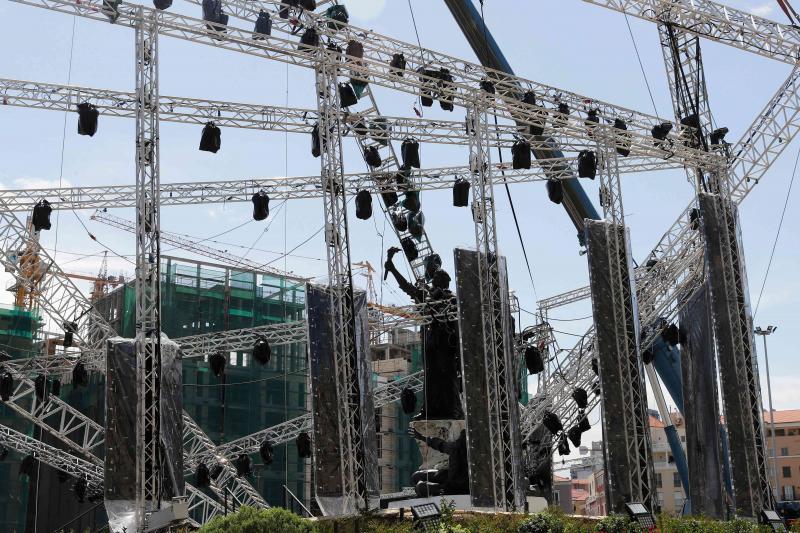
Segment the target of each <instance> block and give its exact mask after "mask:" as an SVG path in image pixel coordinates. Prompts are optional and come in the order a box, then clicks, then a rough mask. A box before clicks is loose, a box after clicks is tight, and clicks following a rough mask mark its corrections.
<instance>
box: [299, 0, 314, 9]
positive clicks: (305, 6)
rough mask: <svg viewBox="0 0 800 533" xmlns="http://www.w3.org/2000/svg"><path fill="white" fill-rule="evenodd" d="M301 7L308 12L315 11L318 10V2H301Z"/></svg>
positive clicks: (310, 0) (302, 0) (305, 0)
mask: <svg viewBox="0 0 800 533" xmlns="http://www.w3.org/2000/svg"><path fill="white" fill-rule="evenodd" d="M300 7H302V8H303V9H305V10H306V11H314V10H315V9H317V0H300Z"/></svg>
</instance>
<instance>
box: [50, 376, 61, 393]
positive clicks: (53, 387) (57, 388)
mask: <svg viewBox="0 0 800 533" xmlns="http://www.w3.org/2000/svg"><path fill="white" fill-rule="evenodd" d="M50 394H52V395H53V396H56V397H58V396H60V395H61V380H60V379H54V380H53V382H52V383H51V384H50Z"/></svg>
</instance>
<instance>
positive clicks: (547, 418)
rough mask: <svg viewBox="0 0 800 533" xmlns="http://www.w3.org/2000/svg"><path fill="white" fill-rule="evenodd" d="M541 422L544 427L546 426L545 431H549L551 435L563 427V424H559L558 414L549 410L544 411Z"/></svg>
mask: <svg viewBox="0 0 800 533" xmlns="http://www.w3.org/2000/svg"><path fill="white" fill-rule="evenodd" d="M542 424H544V427H546V428H547V431H549V432H550V433H552V434H553V435H555V434H556V433H558V432H559V431H562V430H563V429H564V426H563V424H561V419H560V418H558V415H557V414H555V413H552V412H550V411H545V412H544V417H543V418H542Z"/></svg>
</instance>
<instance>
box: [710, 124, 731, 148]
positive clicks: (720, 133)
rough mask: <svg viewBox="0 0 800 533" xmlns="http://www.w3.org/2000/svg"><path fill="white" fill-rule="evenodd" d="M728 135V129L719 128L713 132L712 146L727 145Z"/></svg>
mask: <svg viewBox="0 0 800 533" xmlns="http://www.w3.org/2000/svg"><path fill="white" fill-rule="evenodd" d="M727 134H728V128H725V127H722V128H717V129H715V130H714V131H712V132H711V144H712V145H717V144H725V136H726V135H727Z"/></svg>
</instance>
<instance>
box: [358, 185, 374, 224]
mask: <svg viewBox="0 0 800 533" xmlns="http://www.w3.org/2000/svg"><path fill="white" fill-rule="evenodd" d="M370 217H372V195H370V194H369V191H368V190H366V189H362V190H360V191H358V194H356V218H358V219H361V220H368V219H369V218H370Z"/></svg>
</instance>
